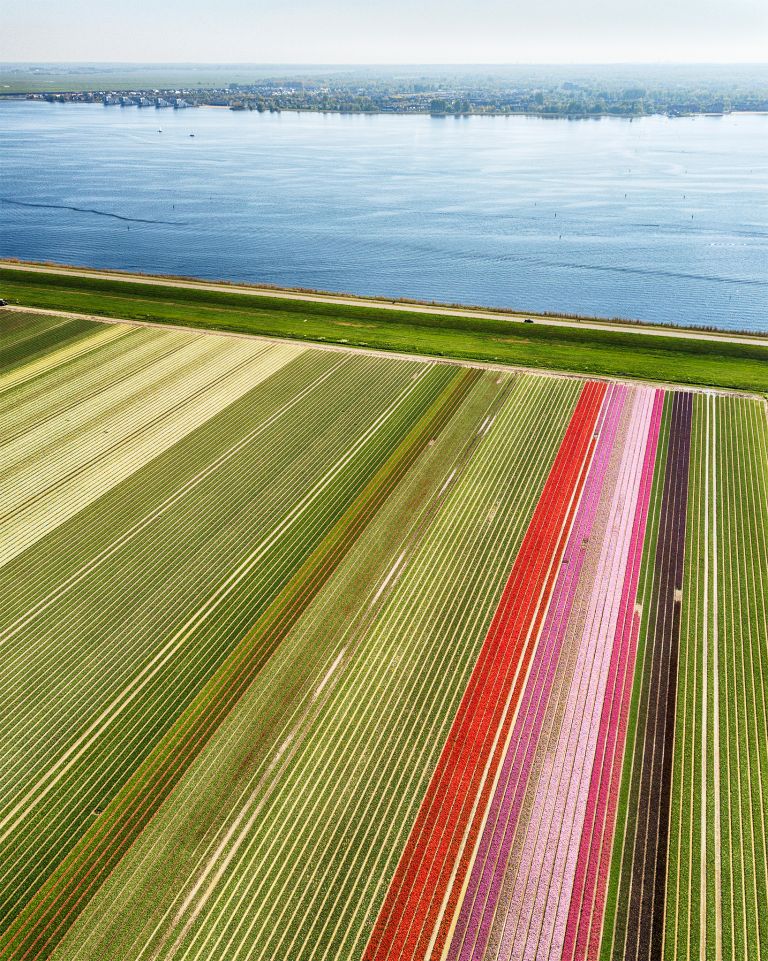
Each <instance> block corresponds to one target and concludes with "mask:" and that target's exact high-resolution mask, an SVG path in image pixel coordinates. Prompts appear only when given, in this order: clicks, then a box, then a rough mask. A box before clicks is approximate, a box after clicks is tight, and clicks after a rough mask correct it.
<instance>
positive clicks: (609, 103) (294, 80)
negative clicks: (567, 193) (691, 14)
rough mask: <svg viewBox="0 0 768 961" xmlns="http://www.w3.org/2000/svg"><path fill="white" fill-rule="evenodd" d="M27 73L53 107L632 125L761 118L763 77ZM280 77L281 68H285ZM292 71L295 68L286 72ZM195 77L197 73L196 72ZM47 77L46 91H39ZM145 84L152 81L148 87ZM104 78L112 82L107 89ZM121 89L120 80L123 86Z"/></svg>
mask: <svg viewBox="0 0 768 961" xmlns="http://www.w3.org/2000/svg"><path fill="white" fill-rule="evenodd" d="M41 69H42V68H39V69H33V68H32V67H31V66H28V68H27V70H26V72H25V70H24V69H23V68H21V67H16V68H15V69H14V70H11V71H9V68H8V66H6V67H5V68H0V77H2V78H3V79H4V80H6V81H10V82H8V83H6V84H5V87H6V89H7V90H8V92H9V95H15V96H28V97H31V98H35V99H45V100H53V101H86V102H103V103H105V104H108V105H112V104H115V105H122V106H132V105H136V106H144V107H147V106H156V107H172V106H224V107H229V108H231V109H233V110H257V111H262V112H263V111H272V112H274V111H281V110H310V111H320V112H323V111H333V112H344V113H421V114H432V115H459V116H465V115H470V114H502V115H503V114H531V115H535V116H567V117H600V116H621V117H639V116H643V115H648V114H665V115H668V116H683V115H691V114H702V113H716V114H720V113H730V112H732V111H768V71H766V69H765V68H762V67H759V66H757V67H754V68H753V69H752V70H751V71H750V70H748V69H747V68H740V69H737V68H728V67H724V68H719V69H718V68H699V69H698V70H696V69H694V68H683V67H669V68H667V69H666V70H665V69H664V68H659V67H656V68H651V67H648V68H635V69H634V70H630V69H629V68H626V67H621V68H608V67H594V68H587V67H573V68H565V67H552V68H543V67H530V68H528V72H527V73H526V72H525V71H524V69H523V68H522V67H519V68H514V69H513V68H499V69H498V72H494V71H493V70H492V69H491V68H485V70H482V69H480V68H474V69H472V70H470V69H464V68H462V69H461V71H459V69H458V68H455V69H454V70H453V71H452V70H450V69H449V68H442V71H441V70H439V69H438V68H434V67H433V68H401V69H400V70H395V69H394V68H381V72H379V73H377V72H376V71H375V70H374V68H359V69H358V70H355V69H352V68H350V69H348V70H341V69H339V71H338V72H336V73H333V72H330V71H328V70H326V71H322V70H320V69H319V68H316V72H314V73H313V72H312V68H305V69H304V70H301V72H299V70H296V72H295V73H290V72H286V73H285V74H282V73H275V74H273V75H271V76H270V75H261V74H259V73H258V72H255V68H254V69H252V70H251V72H250V75H249V72H248V69H247V68H245V67H239V68H238V67H234V66H233V67H231V68H224V67H221V68H219V71H220V74H221V76H222V77H223V76H226V73H225V71H226V70H229V71H230V74H231V75H233V77H236V78H238V79H237V80H234V79H233V80H232V81H230V82H224V81H223V80H221V79H220V77H219V75H214V74H211V75H210V77H211V79H208V80H207V82H206V81H205V80H201V79H196V80H195V81H192V80H190V79H189V78H191V77H192V76H194V75H195V71H194V69H193V68H192V67H190V68H184V69H187V70H188V73H189V78H186V79H187V82H186V83H171V82H168V78H169V77H170V78H172V79H173V80H184V79H185V74H184V69H182V68H180V73H179V76H178V77H176V76H174V75H172V74H170V73H169V74H168V75H167V76H166V75H163V79H164V80H165V83H164V84H161V85H158V84H157V82H155V81H156V80H157V79H158V76H156V75H155V74H153V73H151V72H149V71H147V72H146V73H145V75H144V76H145V77H146V78H148V79H147V81H146V82H143V77H142V75H141V73H140V72H139V71H138V69H137V70H136V71H135V73H134V74H131V75H130V77H131V81H132V82H127V80H126V77H125V76H123V74H124V73H125V72H126V71H125V68H124V69H123V74H118V73H117V72H115V73H114V75H112V74H110V71H109V68H107V67H105V68H103V69H102V70H100V71H99V72H94V73H93V75H92V76H90V77H88V76H87V75H82V74H80V73H77V72H76V69H75V68H74V67H73V68H72V69H71V70H69V71H64V72H61V73H60V74H55V75H53V76H52V77H48V76H47V75H46V74H45V73H44V72H43V73H41ZM286 69H287V68H286ZM294 69H296V68H294ZM198 72H199V71H198ZM43 78H45V87H46V92H43V91H41V84H42V81H43ZM150 78H151V79H150ZM110 80H112V81H113V82H111V83H110ZM119 81H123V82H122V83H121V82H119Z"/></svg>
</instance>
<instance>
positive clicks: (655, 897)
mask: <svg viewBox="0 0 768 961" xmlns="http://www.w3.org/2000/svg"><path fill="white" fill-rule="evenodd" d="M691 418H692V396H691V394H688V393H682V392H681V393H678V394H676V395H675V397H674V400H673V404H672V423H671V428H670V440H669V455H668V457H667V463H666V469H665V475H664V490H663V496H662V506H661V518H660V523H659V528H660V533H659V539H658V543H657V546H656V559H655V570H656V584H655V589H654V592H653V596H652V601H651V604H652V609H651V612H650V622H649V641H651V645H652V658H651V661H650V663H649V665H648V667H647V673H646V676H645V678H644V683H646V684H647V685H648V689H649V690H650V692H651V697H650V698H649V700H648V710H647V715H646V720H645V727H644V732H643V735H642V739H641V740H639V741H638V750H640V749H642V753H641V755H640V758H641V765H642V767H641V772H640V777H639V783H638V787H639V792H638V797H637V819H636V822H635V823H636V830H635V833H634V837H633V838H631V839H629V838H628V839H627V840H628V841H629V842H630V844H631V845H632V847H631V873H630V874H629V875H628V876H627V877H626V881H625V885H624V893H623V896H620V899H619V918H618V921H619V924H618V926H617V933H618V934H619V936H618V937H617V938H616V939H615V941H614V946H613V953H614V957H615V958H617V959H619V958H621V959H630V958H641V957H642V958H650V959H651V961H659V959H660V958H661V954H662V945H663V937H664V901H665V896H666V873H667V872H666V862H667V837H668V833H669V806H670V791H671V774H672V747H673V741H674V716H675V700H676V691H677V648H678V642H679V634H680V599H681V595H680V592H681V591H682V586H683V584H682V573H683V560H684V552H685V530H686V511H687V498H688V461H689V456H690V441H691ZM627 881H628V883H627ZM627 887H628V889H629V890H626V889H627ZM622 916H623V918H622ZM622 929H624V931H625V932H626V933H625V935H624V937H621V933H622Z"/></svg>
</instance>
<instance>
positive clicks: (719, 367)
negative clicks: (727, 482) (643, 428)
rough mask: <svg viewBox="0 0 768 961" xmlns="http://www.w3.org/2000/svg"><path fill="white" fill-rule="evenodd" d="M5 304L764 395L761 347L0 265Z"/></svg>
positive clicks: (766, 352)
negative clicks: (198, 287) (30, 270)
mask: <svg viewBox="0 0 768 961" xmlns="http://www.w3.org/2000/svg"><path fill="white" fill-rule="evenodd" d="M0 296H3V297H5V298H6V299H7V300H8V301H9V302H10V303H12V304H21V305H24V306H28V307H30V308H35V307H39V308H46V309H58V310H63V311H73V312H79V313H88V314H94V315H98V316H104V317H120V318H124V319H126V320H138V321H151V322H154V323H164V324H182V325H185V326H189V327H199V328H207V329H212V330H222V331H229V332H233V333H242V334H261V335H266V336H270V337H291V338H298V339H301V340H308V341H319V342H325V343H337V344H348V345H350V346H357V347H369V348H376V349H379V350H395V351H403V352H406V353H417V354H428V355H433V356H440V357H451V358H455V359H457V360H474V361H482V362H487V363H501V364H511V365H517V366H525V367H535V368H548V369H552V370H560V371H570V372H574V373H578V374H590V375H597V376H601V375H602V376H610V377H627V378H640V379H643V380H652V381H664V382H670V383H677V384H698V385H702V386H712V387H721V388H732V389H741V390H752V391H760V392H763V393H768V346H766V347H760V346H749V345H746V344H738V343H728V342H724V341H715V340H711V341H710V340H695V339H685V338H681V337H676V336H675V335H674V334H670V335H669V336H666V335H664V336H658V337H656V336H654V337H649V336H648V335H645V334H641V333H636V332H634V331H631V330H627V331H624V330H610V329H606V330H592V329H588V328H585V327H580V326H579V325H578V323H577V322H574V326H573V327H560V326H546V325H525V326H523V325H522V324H519V323H517V322H513V321H506V320H489V319H487V318H483V317H456V316H451V315H447V314H440V313H438V312H436V313H434V314H429V313H422V312H416V311H414V312H410V311H403V312H399V311H398V312H393V311H392V310H386V309H383V308H377V307H358V306H354V307H353V306H348V305H345V304H334V303H317V302H314V301H309V300H288V299H280V298H278V297H274V298H272V297H268V296H265V297H253V296H249V295H248V294H243V293H239V292H234V291H233V292H231V293H230V292H226V293H225V292H217V291H208V290H196V289H193V288H192V289H191V288H181V287H173V286H171V285H169V286H168V287H162V286H157V285H152V286H149V285H147V284H142V283H141V282H140V281H137V282H136V283H131V282H126V281H123V280H120V281H112V280H101V279H95V278H86V277H78V276H62V275H60V274H45V273H34V274H31V273H25V272H23V271H19V270H14V269H12V268H6V267H0Z"/></svg>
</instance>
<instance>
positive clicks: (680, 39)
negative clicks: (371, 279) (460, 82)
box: [0, 0, 768, 63]
mask: <svg viewBox="0 0 768 961" xmlns="http://www.w3.org/2000/svg"><path fill="white" fill-rule="evenodd" d="M0 7H2V12H0V33H1V34H2V36H3V49H2V53H0V59H10V60H97V61H99V60H100V61H109V60H122V61H180V62H183V61H187V62H190V61H195V62H226V61H230V62H265V63H526V62H527V63H555V62H564V63H599V62H621V61H634V62H654V61H676V62H710V61H712V62H726V63H727V62H750V61H754V62H764V61H765V60H766V59H768V53H767V51H768V0H163V2H157V0H129V2H127V3H115V2H114V0H98V2H97V0H0Z"/></svg>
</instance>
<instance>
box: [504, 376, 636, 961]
mask: <svg viewBox="0 0 768 961" xmlns="http://www.w3.org/2000/svg"><path fill="white" fill-rule="evenodd" d="M651 407H652V392H651V391H646V390H644V389H642V388H641V389H639V390H638V391H636V392H633V395H632V396H631V399H630V401H629V403H628V405H627V409H626V411H625V414H624V416H623V417H622V424H621V428H620V430H619V435H618V443H617V445H616V456H615V457H614V458H612V462H611V468H610V473H609V478H608V480H607V484H608V487H607V490H606V494H607V499H604V500H603V503H602V505H601V510H603V511H605V512H606V526H605V528H604V535H603V538H602V543H601V544H600V549H599V558H598V559H597V563H596V567H595V569H594V575H593V578H592V580H591V583H590V584H589V585H585V587H587V588H588V592H587V594H586V597H585V603H586V618H585V620H584V624H583V628H582V630H581V632H580V633H579V634H578V635H577V636H576V637H575V638H574V643H575V646H576V650H575V654H576V666H575V670H574V673H573V677H572V679H571V681H570V684H569V686H568V689H567V697H566V699H565V704H564V712H563V719H562V722H561V725H560V727H559V730H557V729H556V730H555V731H553V735H552V736H553V740H552V741H551V742H550V743H549V744H548V745H546V749H547V750H546V754H547V761H546V763H545V764H544V766H543V772H542V776H541V777H540V778H539V781H538V784H537V789H536V792H535V796H534V797H533V798H532V804H533V814H532V817H531V821H530V824H529V825H528V829H527V832H526V833H525V836H524V837H521V838H520V842H519V850H518V857H517V860H518V863H519V865H520V868H519V873H518V875H517V878H516V880H515V883H514V887H513V892H512V899H511V902H510V903H509V909H508V914H507V916H506V918H505V919H504V918H500V919H499V921H500V922H502V921H503V930H502V931H501V933H500V956H501V957H504V958H515V959H517V958H533V957H534V956H536V955H538V956H540V957H550V958H555V957H558V956H559V955H560V953H561V952H562V946H563V940H564V934H565V927H566V922H567V914H568V905H569V902H570V892H571V890H572V887H573V880H574V874H575V868H576V860H577V855H578V846H579V841H580V837H581V831H582V827H583V824H584V817H585V811H586V803H587V793H588V786H589V773H590V771H591V766H592V762H593V759H594V756H595V752H596V748H597V738H598V729H599V719H600V712H601V708H602V702H603V697H604V692H605V688H606V684H607V679H608V667H609V661H610V654H611V642H612V639H613V636H614V633H615V628H616V623H617V620H618V614H619V598H620V585H621V583H622V581H623V574H624V570H625V566H626V561H627V558H628V555H629V546H630V540H631V529H632V522H633V519H634V505H635V500H636V497H637V492H638V490H639V482H640V475H641V466H642V452H643V450H644V447H645V440H646V437H647V432H648V427H649V424H650V415H651ZM564 693H565V692H564Z"/></svg>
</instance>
